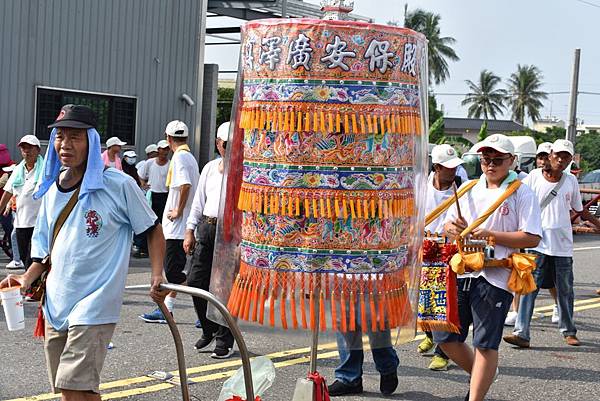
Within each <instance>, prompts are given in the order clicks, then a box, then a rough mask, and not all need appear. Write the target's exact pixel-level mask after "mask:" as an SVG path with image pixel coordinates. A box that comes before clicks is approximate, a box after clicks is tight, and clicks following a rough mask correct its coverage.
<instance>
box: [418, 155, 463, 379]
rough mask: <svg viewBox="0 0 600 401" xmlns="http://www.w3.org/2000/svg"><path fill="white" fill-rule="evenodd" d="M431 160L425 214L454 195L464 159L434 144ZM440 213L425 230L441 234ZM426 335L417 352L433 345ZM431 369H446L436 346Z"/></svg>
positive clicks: (440, 351) (429, 348) (429, 333)
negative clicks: (458, 173) (431, 169)
mask: <svg viewBox="0 0 600 401" xmlns="http://www.w3.org/2000/svg"><path fill="white" fill-rule="evenodd" d="M431 162H432V164H433V172H432V174H430V175H429V178H428V180H427V199H426V203H425V215H427V214H429V213H430V212H431V211H432V210H434V209H435V208H436V207H438V206H439V204H440V203H442V202H443V201H445V200H446V199H448V198H449V197H451V196H453V195H454V191H453V188H452V187H453V186H454V185H456V187H459V186H460V185H461V184H462V182H463V181H462V179H461V177H458V175H457V170H458V167H459V166H460V165H461V164H463V163H464V161H463V160H462V159H461V158H460V157H458V154H457V153H456V151H455V150H454V148H452V146H450V145H446V144H444V145H436V146H434V147H433V149H431ZM447 213H448V212H447V211H446V212H444V213H442V214H441V215H440V216H439V217H438V218H437V219H435V220H434V221H432V222H431V223H430V224H429V225H428V226H427V227H425V231H428V232H431V233H438V234H441V233H443V231H444V221H445V218H446V214H447ZM425 334H426V337H425V338H424V339H423V341H422V342H421V343H420V344H419V346H418V348H417V349H418V351H419V353H427V352H429V351H431V349H432V348H433V347H434V345H435V344H434V342H433V335H432V333H431V332H425ZM429 369H431V370H447V369H448V357H447V356H446V354H444V351H442V349H441V348H440V347H439V346H438V347H436V348H435V351H434V355H433V358H431V363H430V364H429Z"/></svg>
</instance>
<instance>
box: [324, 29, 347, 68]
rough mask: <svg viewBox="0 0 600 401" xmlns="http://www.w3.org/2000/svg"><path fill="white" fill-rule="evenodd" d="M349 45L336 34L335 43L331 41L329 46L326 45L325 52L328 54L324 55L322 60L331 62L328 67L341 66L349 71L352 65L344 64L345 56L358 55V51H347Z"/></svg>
mask: <svg viewBox="0 0 600 401" xmlns="http://www.w3.org/2000/svg"><path fill="white" fill-rule="evenodd" d="M347 46H348V44H347V43H346V42H344V41H343V40H341V39H340V37H339V36H337V35H336V36H335V39H334V41H333V43H329V44H328V45H327V46H325V52H326V53H327V55H326V56H325V57H322V58H321V61H322V62H327V63H329V65H328V66H327V68H337V67H339V68H341V69H342V70H344V71H348V70H349V69H350V67H348V66H347V65H346V64H344V58H346V57H356V53H355V52H353V51H345V50H346V47H347Z"/></svg>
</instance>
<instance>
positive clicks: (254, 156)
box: [211, 19, 428, 339]
mask: <svg viewBox="0 0 600 401" xmlns="http://www.w3.org/2000/svg"><path fill="white" fill-rule="evenodd" d="M240 65H241V68H240V75H239V77H238V91H237V101H236V104H235V105H234V108H235V110H234V112H233V116H234V120H235V121H234V124H232V127H233V128H232V132H231V133H230V140H229V142H228V155H227V170H226V185H224V186H223V194H222V196H223V197H222V202H221V212H222V219H220V224H219V230H218V236H217V243H216V247H217V249H216V251H215V252H216V253H215V260H214V272H213V276H214V277H213V281H212V283H211V291H212V292H214V293H216V294H217V295H218V296H219V297H221V299H223V300H224V301H225V302H227V305H228V308H229V309H230V311H231V313H232V314H233V315H235V316H237V317H238V318H239V319H243V320H248V321H254V322H257V323H259V324H265V325H271V326H277V327H283V328H294V329H296V328H299V329H321V330H326V329H331V330H333V331H341V332H353V331H362V332H385V331H388V330H390V329H398V328H399V329H404V330H401V331H400V333H404V334H406V335H405V336H404V335H403V336H401V338H402V339H408V338H412V336H413V335H414V330H415V322H416V317H415V316H416V309H417V303H418V288H419V266H420V260H419V247H420V244H421V241H422V232H423V222H422V220H423V211H422V206H421V205H423V204H424V197H425V179H424V178H425V177H426V172H427V171H426V169H427V123H428V121H427V120H428V118H427V42H426V40H425V38H424V37H423V36H422V35H421V34H418V33H415V32H413V31H410V30H407V29H402V28H396V27H391V26H384V25H374V24H368V23H361V22H351V21H323V20H313V19H273V20H263V21H256V22H250V23H247V24H246V25H244V26H243V28H242V43H241V59H240ZM238 244H239V247H238ZM316 308H318V312H320V313H318V312H317V311H316ZM317 315H318V316H319V318H318V319H317V318H316V316H317Z"/></svg>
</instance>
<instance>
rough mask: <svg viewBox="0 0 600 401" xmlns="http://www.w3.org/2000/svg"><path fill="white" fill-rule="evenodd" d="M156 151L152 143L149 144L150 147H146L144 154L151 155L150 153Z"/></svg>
mask: <svg viewBox="0 0 600 401" xmlns="http://www.w3.org/2000/svg"><path fill="white" fill-rule="evenodd" d="M157 151H158V146H156V145H155V144H153V143H151V144H150V145H148V146H146V149H144V152H146V154H148V153H152V152H157Z"/></svg>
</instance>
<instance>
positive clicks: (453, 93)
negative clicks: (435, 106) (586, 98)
mask: <svg viewBox="0 0 600 401" xmlns="http://www.w3.org/2000/svg"><path fill="white" fill-rule="evenodd" d="M569 93H570V92H569V91H554V92H546V94H547V95H567V94H569ZM578 93H579V94H580V95H596V96H600V92H587V91H579V92H578ZM433 94H434V95H436V96H467V95H471V94H472V93H456V92H433Z"/></svg>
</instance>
